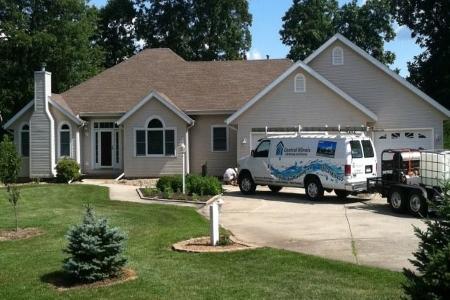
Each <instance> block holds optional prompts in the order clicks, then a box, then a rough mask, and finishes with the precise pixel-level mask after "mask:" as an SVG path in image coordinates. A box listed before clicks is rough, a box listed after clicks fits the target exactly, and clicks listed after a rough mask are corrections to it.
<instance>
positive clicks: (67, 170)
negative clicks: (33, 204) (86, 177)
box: [55, 157, 80, 183]
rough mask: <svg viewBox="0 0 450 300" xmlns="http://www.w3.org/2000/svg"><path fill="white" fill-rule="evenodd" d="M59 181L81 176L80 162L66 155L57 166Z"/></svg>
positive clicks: (63, 181)
mask: <svg viewBox="0 0 450 300" xmlns="http://www.w3.org/2000/svg"><path fill="white" fill-rule="evenodd" d="M55 169H56V179H57V181H58V182H62V183H67V182H69V181H71V180H77V179H78V178H80V164H79V163H77V162H76V161H74V160H73V159H70V158H67V157H64V158H63V159H62V160H61V161H60V162H59V163H58V164H57V165H56V167H55Z"/></svg>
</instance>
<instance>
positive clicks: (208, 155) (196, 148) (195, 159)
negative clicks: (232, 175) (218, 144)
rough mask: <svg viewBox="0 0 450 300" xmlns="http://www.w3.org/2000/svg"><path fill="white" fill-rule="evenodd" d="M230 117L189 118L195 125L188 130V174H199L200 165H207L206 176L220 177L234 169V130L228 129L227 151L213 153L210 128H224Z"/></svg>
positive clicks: (235, 143) (200, 171)
mask: <svg viewBox="0 0 450 300" xmlns="http://www.w3.org/2000/svg"><path fill="white" fill-rule="evenodd" d="M229 116H230V115H210V116H190V117H191V118H193V119H194V120H195V125H194V127H192V128H191V129H190V130H189V137H190V148H191V151H190V173H195V174H201V173H202V165H203V164H205V162H206V163H207V171H208V175H211V176H217V177H221V176H222V175H223V173H224V172H225V170H226V169H227V168H230V167H232V168H234V167H236V163H237V161H236V147H237V144H238V143H237V140H236V135H237V133H236V130H233V129H231V128H228V151H223V152H222V151H220V152H213V151H211V149H212V145H211V142H212V136H211V134H212V130H211V128H212V126H225V123H224V120H225V119H226V118H228V117H229Z"/></svg>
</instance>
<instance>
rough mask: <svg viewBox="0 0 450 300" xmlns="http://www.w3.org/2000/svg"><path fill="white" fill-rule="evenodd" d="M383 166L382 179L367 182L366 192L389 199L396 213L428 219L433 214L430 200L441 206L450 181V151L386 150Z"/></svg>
mask: <svg viewBox="0 0 450 300" xmlns="http://www.w3.org/2000/svg"><path fill="white" fill-rule="evenodd" d="M380 164H381V177H376V178H369V179H367V190H368V192H371V193H380V194H381V196H382V197H384V198H387V202H388V203H389V206H390V207H391V209H392V210H393V211H394V212H395V213H399V214H401V213H406V212H409V213H410V214H411V215H413V216H425V215H426V214H428V213H429V212H431V211H432V208H431V207H429V205H428V202H427V200H429V201H431V202H434V203H437V204H438V203H439V202H442V200H443V197H442V193H443V190H444V183H445V182H446V181H448V180H450V151H449V150H421V149H387V150H384V151H383V152H382V154H381V162H380ZM378 174H380V173H378Z"/></svg>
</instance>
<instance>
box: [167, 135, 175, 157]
mask: <svg viewBox="0 0 450 300" xmlns="http://www.w3.org/2000/svg"><path fill="white" fill-rule="evenodd" d="M165 134H166V155H175V130H166V131H165Z"/></svg>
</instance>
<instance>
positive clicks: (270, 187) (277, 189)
mask: <svg viewBox="0 0 450 300" xmlns="http://www.w3.org/2000/svg"><path fill="white" fill-rule="evenodd" d="M268 188H269V189H270V190H271V191H272V192H273V193H277V192H279V191H280V190H281V189H282V188H283V187H282V186H278V185H268Z"/></svg>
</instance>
